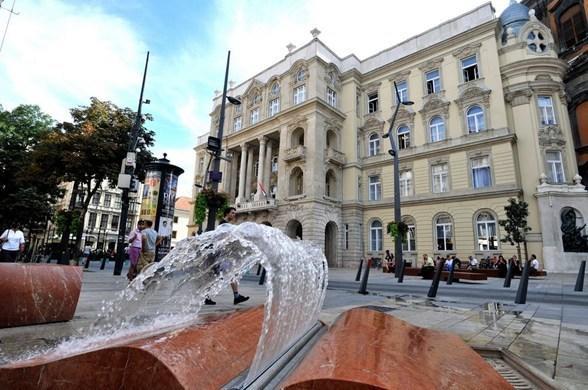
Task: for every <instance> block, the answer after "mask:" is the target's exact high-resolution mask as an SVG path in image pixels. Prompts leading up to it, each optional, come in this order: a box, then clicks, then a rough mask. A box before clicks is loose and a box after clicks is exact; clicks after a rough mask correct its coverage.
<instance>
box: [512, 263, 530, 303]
mask: <svg viewBox="0 0 588 390" xmlns="http://www.w3.org/2000/svg"><path fill="white" fill-rule="evenodd" d="M528 286H529V262H528V261H525V266H524V267H523V274H522V275H521V282H520V283H519V289H518V290H517V296H516V298H515V303H518V304H520V305H523V304H525V303H527V288H528Z"/></svg>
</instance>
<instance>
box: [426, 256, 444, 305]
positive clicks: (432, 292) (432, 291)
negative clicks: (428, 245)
mask: <svg viewBox="0 0 588 390" xmlns="http://www.w3.org/2000/svg"><path fill="white" fill-rule="evenodd" d="M444 263H445V262H444V261H440V262H439V264H437V269H436V270H435V276H433V282H432V283H431V288H429V293H428V294H427V296H428V297H429V298H435V297H436V296H437V289H438V288H439V281H440V280H441V273H442V272H443V264H444Z"/></svg>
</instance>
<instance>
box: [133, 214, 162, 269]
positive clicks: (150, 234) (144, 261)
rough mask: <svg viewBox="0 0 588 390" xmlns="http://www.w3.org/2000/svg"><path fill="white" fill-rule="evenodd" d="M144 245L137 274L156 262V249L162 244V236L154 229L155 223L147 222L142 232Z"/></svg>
mask: <svg viewBox="0 0 588 390" xmlns="http://www.w3.org/2000/svg"><path fill="white" fill-rule="evenodd" d="M141 236H142V239H143V245H142V247H141V255H140V256H139V264H138V265H137V273H140V272H141V271H142V270H144V269H145V267H147V266H148V265H149V264H151V263H153V261H154V260H155V249H156V248H157V245H159V244H160V242H161V236H159V235H158V233H157V231H156V230H155V229H153V221H150V220H146V221H145V229H143V231H141Z"/></svg>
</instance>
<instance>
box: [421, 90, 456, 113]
mask: <svg viewBox="0 0 588 390" xmlns="http://www.w3.org/2000/svg"><path fill="white" fill-rule="evenodd" d="M449 104H450V103H449V102H448V101H446V100H445V99H443V98H442V97H441V96H440V95H439V94H430V95H427V96H426V97H425V103H424V104H423V108H422V109H421V110H419V112H420V113H421V114H422V115H423V116H426V115H429V114H433V113H443V114H444V115H447V112H448V111H449Z"/></svg>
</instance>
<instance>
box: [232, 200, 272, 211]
mask: <svg viewBox="0 0 588 390" xmlns="http://www.w3.org/2000/svg"><path fill="white" fill-rule="evenodd" d="M276 207H278V205H277V202H276V200H275V199H274V198H268V199H262V200H254V201H251V202H241V203H237V204H236V208H237V212H241V211H259V210H266V209H273V208H276Z"/></svg>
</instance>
